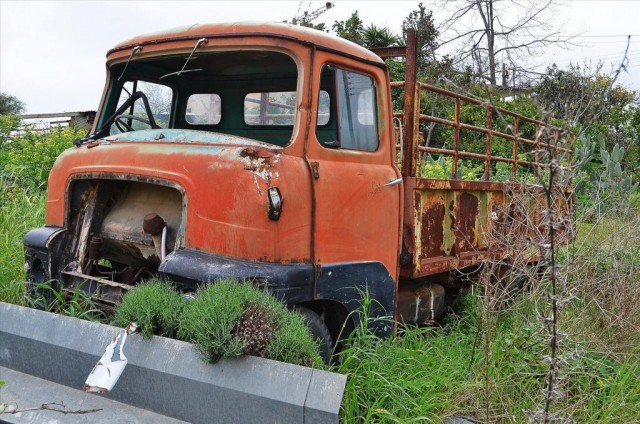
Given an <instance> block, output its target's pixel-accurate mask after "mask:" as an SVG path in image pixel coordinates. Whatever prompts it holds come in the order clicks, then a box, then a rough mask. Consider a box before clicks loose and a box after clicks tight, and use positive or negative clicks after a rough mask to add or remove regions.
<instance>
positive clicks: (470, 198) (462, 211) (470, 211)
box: [452, 193, 479, 254]
mask: <svg viewBox="0 0 640 424" xmlns="http://www.w3.org/2000/svg"><path fill="white" fill-rule="evenodd" d="M478 203H479V201H478V198H477V197H476V196H474V195H473V194H470V193H462V194H460V199H459V207H458V222H457V225H453V223H452V229H453V231H454V233H455V236H456V253H457V254H460V253H462V252H467V251H470V250H473V248H474V246H475V245H476V230H475V228H476V219H477V218H478Z"/></svg>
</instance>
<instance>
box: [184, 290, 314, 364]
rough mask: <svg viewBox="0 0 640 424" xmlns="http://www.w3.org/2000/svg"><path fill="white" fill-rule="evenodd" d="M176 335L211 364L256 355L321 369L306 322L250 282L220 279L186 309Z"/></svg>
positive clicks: (200, 293)
mask: <svg viewBox="0 0 640 424" xmlns="http://www.w3.org/2000/svg"><path fill="white" fill-rule="evenodd" d="M178 336H179V337H180V338H181V339H182V340H185V341H189V342H192V343H195V344H196V346H197V347H198V349H199V350H200V351H201V352H202V354H203V355H204V356H205V357H206V358H207V360H208V361H210V362H216V361H218V360H219V359H220V358H222V357H225V358H232V357H237V356H240V355H243V354H253V355H256V356H263V357H266V358H270V359H275V360H279V361H284V362H290V363H294V364H299V365H306V366H314V367H319V366H321V364H322V360H321V359H320V356H319V354H318V347H317V345H316V344H315V343H314V341H313V339H312V338H311V334H310V333H309V330H308V329H307V327H306V326H305V324H304V321H303V320H302V317H300V316H299V315H298V314H296V313H293V312H291V311H289V310H287V309H286V308H285V306H284V305H283V304H282V303H281V302H279V301H278V300H276V299H275V298H274V297H273V296H271V295H269V294H268V293H265V292H261V291H259V290H257V289H256V288H254V287H253V286H252V285H250V284H248V283H238V282H237V281H233V280H221V281H217V282H216V283H215V284H210V285H206V286H203V287H201V288H200V289H199V290H198V292H197V293H196V297H195V299H194V300H192V301H190V302H189V303H188V304H187V307H186V308H185V310H184V313H183V315H182V317H181V320H180V330H179V332H178Z"/></svg>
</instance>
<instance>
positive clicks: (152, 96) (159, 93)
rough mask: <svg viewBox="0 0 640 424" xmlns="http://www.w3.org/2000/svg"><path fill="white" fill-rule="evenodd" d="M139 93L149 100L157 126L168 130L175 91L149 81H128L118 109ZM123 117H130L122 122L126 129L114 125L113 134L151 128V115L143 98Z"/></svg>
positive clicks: (123, 88)
mask: <svg viewBox="0 0 640 424" xmlns="http://www.w3.org/2000/svg"><path fill="white" fill-rule="evenodd" d="M137 92H142V93H143V94H144V95H145V97H146V98H147V101H148V102H149V110H150V112H151V115H152V117H153V119H154V120H155V122H156V124H157V125H158V126H159V127H160V128H168V127H169V119H170V118H171V116H170V114H171V102H172V101H173V90H171V88H170V87H168V86H166V85H162V84H156V83H153V82H148V81H127V82H126V83H124V85H123V87H122V91H121V92H120V98H119V99H118V106H117V107H116V108H119V107H120V106H122V104H123V103H124V102H125V101H127V99H129V97H131V95H133V94H134V93H137ZM123 115H129V117H124V118H123V119H122V120H121V121H123V122H124V123H125V124H126V125H125V128H123V127H122V125H117V124H114V125H112V126H111V134H114V133H119V132H122V130H123V129H124V130H129V131H130V130H134V131H135V130H146V129H149V128H151V126H150V125H149V124H148V122H149V121H150V119H149V118H150V117H149V113H148V112H147V109H146V107H145V104H144V101H143V99H142V98H138V99H137V100H136V101H135V102H134V103H133V104H132V105H131V107H130V108H129V109H128V110H127V111H125V112H124V113H123ZM129 128H131V129H129Z"/></svg>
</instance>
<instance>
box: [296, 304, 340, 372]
mask: <svg viewBox="0 0 640 424" xmlns="http://www.w3.org/2000/svg"><path fill="white" fill-rule="evenodd" d="M295 310H296V311H297V312H298V313H299V314H300V315H302V318H303V319H304V323H305V324H306V325H307V327H308V328H309V330H310V331H311V335H312V336H313V338H314V339H315V340H316V341H317V342H318V343H319V345H320V356H321V357H322V360H323V361H324V363H325V364H327V365H328V364H329V363H330V362H331V353H332V350H333V339H332V338H331V333H330V332H329V328H328V327H327V324H325V323H324V321H323V320H322V318H320V316H319V315H318V314H316V313H315V312H313V311H312V310H311V309H307V308H305V307H303V306H296V308H295Z"/></svg>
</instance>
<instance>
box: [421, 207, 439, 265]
mask: <svg viewBox="0 0 640 424" xmlns="http://www.w3.org/2000/svg"><path fill="white" fill-rule="evenodd" d="M444 215H445V207H444V204H442V203H436V204H433V205H431V206H430V207H429V208H428V209H427V210H426V211H425V212H424V213H423V214H422V228H421V237H420V242H421V244H422V257H423V258H428V257H433V256H441V255H444V244H443V243H444V231H443V225H442V223H443V222H444Z"/></svg>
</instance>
